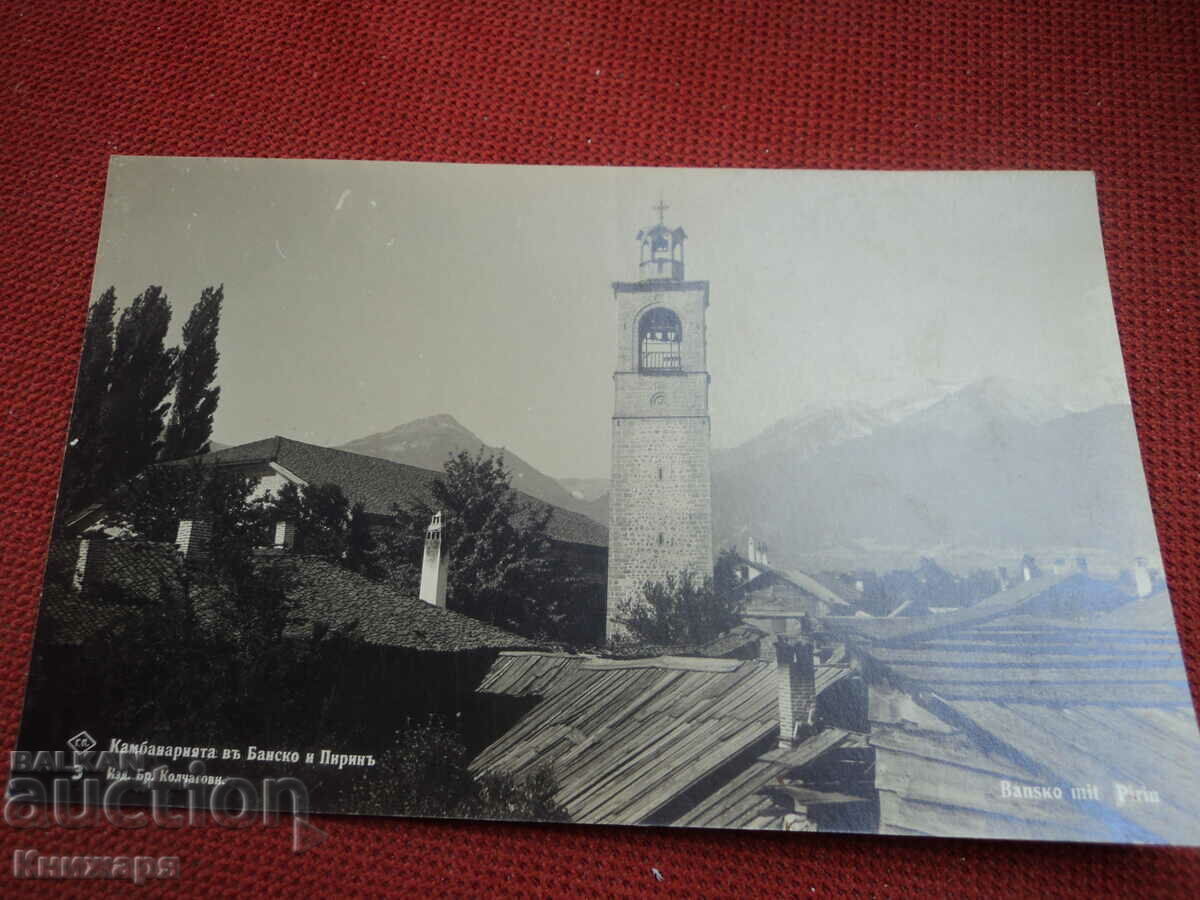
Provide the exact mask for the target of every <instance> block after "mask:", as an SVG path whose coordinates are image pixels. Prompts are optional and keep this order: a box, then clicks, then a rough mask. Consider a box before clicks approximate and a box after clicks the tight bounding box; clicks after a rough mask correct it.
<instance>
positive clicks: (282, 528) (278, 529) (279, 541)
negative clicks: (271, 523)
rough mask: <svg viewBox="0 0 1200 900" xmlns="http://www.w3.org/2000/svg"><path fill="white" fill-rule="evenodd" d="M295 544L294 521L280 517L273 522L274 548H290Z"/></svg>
mask: <svg viewBox="0 0 1200 900" xmlns="http://www.w3.org/2000/svg"><path fill="white" fill-rule="evenodd" d="M295 546H296V523H295V522H292V521H290V520H288V519H280V520H279V521H278V522H276V523H275V549H276V550H291V549H292V548H293V547H295Z"/></svg>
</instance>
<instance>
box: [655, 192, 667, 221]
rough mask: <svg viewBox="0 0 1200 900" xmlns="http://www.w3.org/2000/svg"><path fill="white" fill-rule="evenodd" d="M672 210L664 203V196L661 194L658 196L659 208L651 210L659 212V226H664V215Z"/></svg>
mask: <svg viewBox="0 0 1200 900" xmlns="http://www.w3.org/2000/svg"><path fill="white" fill-rule="evenodd" d="M670 208H671V207H669V206H667V204H665V203H663V198H662V194H659V195H658V206H653V207H651V209H656V210H658V224H659V225H662V224H663V213H665V212H666V211H667V210H668V209H670Z"/></svg>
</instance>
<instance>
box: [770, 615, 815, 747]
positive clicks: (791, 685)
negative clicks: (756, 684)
mask: <svg viewBox="0 0 1200 900" xmlns="http://www.w3.org/2000/svg"><path fill="white" fill-rule="evenodd" d="M775 680H776V690H777V693H778V695H779V749H781V750H787V749H790V748H792V747H794V746H796V744H798V743H799V742H800V741H802V740H804V739H805V738H806V737H808V735H809V734H811V732H812V727H813V721H814V718H815V716H816V708H817V688H816V673H815V671H814V668H813V647H812V644H811V643H810V642H809V641H807V640H803V639H801V638H796V637H792V636H788V635H779V636H778V637H776V638H775Z"/></svg>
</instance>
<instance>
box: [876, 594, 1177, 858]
mask: <svg viewBox="0 0 1200 900" xmlns="http://www.w3.org/2000/svg"><path fill="white" fill-rule="evenodd" d="M1172 624H1173V623H1172V622H1171V616H1170V601H1169V599H1168V598H1167V596H1166V594H1165V593H1163V594H1160V595H1158V597H1156V598H1150V599H1148V600H1144V601H1135V602H1131V603H1129V604H1127V606H1126V607H1123V608H1121V609H1118V610H1116V611H1115V612H1112V613H1108V614H1106V615H1100V616H1095V617H1092V618H1090V619H1086V620H1084V621H1059V620H1055V619H1049V618H1045V617H1040V616H1036V615H1030V614H1028V613H1026V612H1023V611H1022V610H1021V609H1020V608H1019V607H1015V608H1013V609H1012V610H1011V614H1010V615H1006V616H1000V617H988V618H986V619H980V620H977V621H976V622H974V623H966V624H964V625H962V626H961V627H959V628H957V629H952V630H949V631H948V630H946V629H937V630H924V631H916V632H912V633H910V636H909V637H907V638H906V639H896V637H895V636H894V635H892V636H890V638H889V640H887V641H885V642H877V643H874V644H864V645H861V646H860V653H861V655H862V658H863V662H864V670H865V671H866V672H867V673H868V677H869V678H870V680H871V681H872V682H873V683H876V684H885V685H894V686H895V687H898V688H900V689H901V690H902V691H903V692H904V693H906V694H908V695H909V696H911V697H914V698H916V699H917V702H918V703H919V704H920V705H921V707H923V708H925V709H927V710H929V711H931V712H932V713H934V714H935V715H936V716H937V717H938V719H939V720H941V721H942V722H943V723H945V725H946V726H947V732H951V731H953V732H956V733H958V734H960V735H962V736H964V737H970V738H971V740H972V742H973V746H974V747H975V748H976V749H975V750H973V751H972V752H973V753H974V754H975V755H974V757H973V759H974V760H975V762H973V763H972V764H971V766H970V767H969V770H962V771H960V770H958V769H953V767H952V766H950V765H949V764H948V765H947V766H944V767H943V768H944V769H946V771H951V769H953V771H954V775H953V776H946V775H943V778H942V781H941V783H940V784H938V785H936V786H934V787H930V786H929V785H924V786H923V785H922V784H921V783H920V782H919V780H918V779H917V778H915V777H914V778H910V779H909V780H907V781H904V780H902V781H901V782H897V783H896V784H889V789H890V790H893V791H895V792H896V795H897V796H896V797H895V798H893V799H892V801H891V802H893V803H894V805H895V806H896V809H895V811H894V812H893V816H894V818H895V819H896V821H902V822H905V823H907V824H906V827H910V828H913V829H925V832H926V833H942V832H940V831H938V830H937V829H938V828H939V827H943V826H947V823H949V822H952V821H954V819H953V816H954V815H966V813H964V812H963V811H962V810H961V809H959V807H962V806H964V803H965V801H964V800H962V799H959V800H958V801H956V802H955V803H954V804H953V805H954V806H955V810H957V811H955V810H950V809H949V807H947V806H946V805H945V803H946V802H947V801H946V800H945V798H946V797H950V796H953V795H954V792H955V791H956V790H959V794H960V796H968V795H967V794H964V793H962V790H961V789H962V786H963V784H965V783H966V781H967V780H968V779H969V777H973V776H969V775H968V774H964V771H970V772H974V771H976V770H978V769H979V768H980V766H981V764H980V763H979V762H978V760H980V759H983V758H985V757H986V758H988V759H990V760H993V761H994V760H1010V761H1013V762H1015V763H1017V764H1018V765H1019V766H1021V767H1023V773H1022V774H1019V775H1014V776H1009V777H1013V778H1019V777H1023V778H1025V779H1029V778H1031V777H1033V778H1035V780H1037V779H1040V781H1041V783H1047V784H1059V785H1068V786H1070V785H1081V784H1091V785H1095V786H1097V788H1098V790H1099V795H1098V797H1097V799H1096V800H1095V801H1094V803H1093V804H1092V807H1093V809H1094V811H1093V812H1091V813H1090V814H1089V815H1086V816H1085V815H1082V814H1080V811H1079V810H1077V809H1076V808H1075V807H1074V806H1073V805H1072V804H1070V803H1067V804H1058V805H1054V804H1050V805H1044V806H1038V805H1036V804H1034V805H1026V806H1022V807H1020V812H1021V814H1022V815H1023V816H1025V818H1026V819H1028V820H1029V821H1023V820H1022V821H1018V820H1017V819H1016V818H1015V816H1016V812H1014V813H1013V818H1012V819H1011V821H1009V822H1008V824H1007V826H1005V827H1007V828H1008V829H1009V830H1008V831H1004V832H1003V833H1001V832H997V831H995V829H996V828H997V827H999V826H997V825H996V824H995V822H996V820H995V819H994V810H992V809H991V808H990V807H986V805H985V802H984V800H982V799H979V798H982V797H983V796H984V795H983V794H981V793H980V792H979V791H978V790H977V791H976V792H975V794H971V795H970V796H977V795H978V796H977V802H976V803H975V806H977V807H979V808H981V809H983V808H987V809H988V810H989V812H988V815H989V816H993V818H991V819H985V818H982V817H979V813H978V812H972V813H971V815H974V816H976V817H977V819H972V820H971V821H972V822H974V823H975V824H974V825H972V826H970V827H972V828H975V827H978V828H979V829H980V833H981V835H991V836H997V835H998V834H999V835H1000V836H1017V837H1060V838H1071V839H1080V838H1081V837H1087V838H1088V839H1093V840H1139V841H1153V840H1156V839H1157V840H1170V841H1171V842H1172V843H1194V842H1196V841H1200V790H1197V788H1198V787H1200V779H1198V777H1197V772H1200V732H1198V730H1197V725H1196V718H1195V714H1194V712H1193V708H1192V699H1191V693H1190V691H1189V688H1188V680H1187V672H1186V670H1185V668H1184V662H1183V658H1182V655H1181V653H1180V649H1179V643H1178V639H1177V637H1176V634H1175V630H1174V628H1173V627H1171V626H1172ZM1163 625H1166V626H1167V627H1163ZM925 730H926V731H927V732H928V729H925ZM885 731H887V732H888V734H884V735H880V734H876V733H875V732H874V731H873V733H872V743H873V744H874V745H876V746H877V747H882V748H883V749H884V751H886V752H887V753H889V754H891V755H892V756H894V757H895V758H896V759H897V760H900V759H907V758H908V757H907V756H906V755H905V754H910V753H916V754H917V758H919V759H924V757H925V756H927V755H928V754H929V752H930V751H929V749H928V747H929V746H931V745H934V744H939V745H940V743H941V742H944V741H946V740H949V738H948V737H946V736H944V735H943V736H941V737H937V736H934V735H932V734H931V733H926V734H925V735H923V736H922V737H921V738H920V739H919V740H918V739H917V738H913V740H914V741H916V743H914V744H913V746H908V745H899V746H898V745H896V744H895V741H897V740H899V739H901V738H905V735H904V734H902V733H901V734H898V733H895V730H894V729H885ZM905 739H907V738H905ZM920 741H924V744H925V747H926V749H924V750H921V749H919V747H920ZM881 752H883V751H881ZM981 754H982V755H981ZM950 761H951V760H949V759H947V762H948V763H949V762H950ZM913 765H916V764H913ZM927 765H928V764H926V763H922V764H921V766H922V767H926V766H927ZM994 765H995V764H994V762H993V766H994ZM880 771H883V768H882V764H880ZM1031 773H1032V774H1031ZM956 779H959V780H961V781H962V784H960V783H959V781H956ZM1118 785H1126V786H1129V787H1131V788H1148V789H1152V790H1155V791H1156V792H1157V795H1156V799H1155V801H1154V802H1127V803H1122V802H1118V801H1117V800H1116V792H1117V790H1118ZM935 793H936V798H935V797H934V794H935ZM967 805H970V804H967ZM1015 809H1017V807H1014V810H1015ZM1034 814H1037V815H1040V816H1041V818H1040V819H1037V818H1036V817H1035V815H1034ZM947 827H948V826H947ZM963 827H964V828H966V827H968V826H965V825H964V826H963ZM1022 829H1024V830H1022ZM958 833H962V832H961V830H960V831H959V832H958Z"/></svg>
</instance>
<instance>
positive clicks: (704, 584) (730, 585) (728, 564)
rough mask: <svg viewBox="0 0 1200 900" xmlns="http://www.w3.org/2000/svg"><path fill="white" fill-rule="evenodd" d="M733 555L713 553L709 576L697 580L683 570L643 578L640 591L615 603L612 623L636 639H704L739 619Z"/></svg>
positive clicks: (663, 642)
mask: <svg viewBox="0 0 1200 900" xmlns="http://www.w3.org/2000/svg"><path fill="white" fill-rule="evenodd" d="M739 584H740V578H739V576H738V572H737V555H736V553H735V552H734V551H733V550H732V549H728V550H723V551H722V552H721V553H720V554H719V555H718V557H717V561H716V565H715V566H714V567H713V574H712V575H711V576H708V577H705V578H703V579H700V578H698V577H697V575H696V573H695V572H692V571H690V570H687V569H684V570H683V571H681V572H680V573H679V574H678V575H673V574H668V575H667V578H666V580H665V581H658V582H652V581H647V582H646V583H645V584H643V585H642V590H641V592H640V594H639V595H637V596H634V597H631V598H629V599H628V600H626V601H624V602H623V603H621V604H620V606H619V608H618V614H617V621H618V622H620V623H621V624H622V625H624V626H625V627H626V628H627V629H628V630H629V633H630V636H631V637H632V638H633V639H634V640H635V641H640V642H643V643H646V644H652V645H655V646H660V647H672V646H676V647H695V646H698V645H700V644H705V643H708V642H709V641H711V640H713V639H714V638H716V637H717V636H718V635H721V634H723V633H724V632H726V631H728V630H729V629H730V628H733V627H735V626H736V625H738V624H739V623H740V622H741V618H740V613H741V610H742V599H741V597H740V596H739V594H738V591H737V588H738V586H739Z"/></svg>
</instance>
